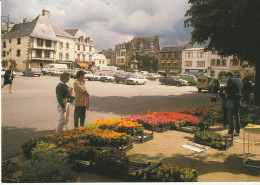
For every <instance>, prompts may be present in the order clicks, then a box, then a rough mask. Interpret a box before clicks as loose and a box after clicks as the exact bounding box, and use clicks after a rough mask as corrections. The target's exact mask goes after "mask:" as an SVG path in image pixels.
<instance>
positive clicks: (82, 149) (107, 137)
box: [22, 127, 133, 159]
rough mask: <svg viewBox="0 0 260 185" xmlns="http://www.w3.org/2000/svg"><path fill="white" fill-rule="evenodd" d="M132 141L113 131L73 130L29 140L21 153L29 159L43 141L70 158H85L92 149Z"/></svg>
mask: <svg viewBox="0 0 260 185" xmlns="http://www.w3.org/2000/svg"><path fill="white" fill-rule="evenodd" d="M132 140H133V138H132V136H130V135H127V134H125V133H118V132H115V131H113V130H108V129H106V130H102V129H87V128H82V127H80V128H75V129H72V130H69V131H66V132H58V133H57V134H55V135H51V136H45V137H40V138H37V139H34V138H31V139H30V140H29V141H26V142H25V143H24V144H23V146H22V147H23V152H24V154H25V156H26V157H29V158H30V157H31V153H32V151H33V149H34V148H35V147H36V146H37V144H38V143H40V142H41V141H44V142H45V143H51V144H55V145H57V147H61V148H64V149H66V150H67V152H68V154H69V155H70V158H74V159H75V158H77V159H79V158H83V159H84V158H87V157H89V156H90V155H92V153H93V150H94V149H93V147H107V146H109V147H117V146H121V145H127V144H129V143H131V142H132Z"/></svg>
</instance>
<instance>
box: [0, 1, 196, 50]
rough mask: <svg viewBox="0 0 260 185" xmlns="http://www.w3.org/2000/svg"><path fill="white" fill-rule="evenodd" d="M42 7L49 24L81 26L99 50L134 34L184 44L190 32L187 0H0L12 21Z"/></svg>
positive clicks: (162, 42) (30, 15) (168, 43)
mask: <svg viewBox="0 0 260 185" xmlns="http://www.w3.org/2000/svg"><path fill="white" fill-rule="evenodd" d="M43 9H46V10H50V14H51V15H50V17H51V23H52V24H55V25H57V26H60V27H62V28H67V29H73V28H79V29H81V30H82V31H83V32H84V33H86V34H87V35H88V36H89V37H90V38H92V40H93V41H94V43H95V47H96V48H97V49H98V50H99V51H102V50H106V49H108V48H112V49H113V50H114V48H115V45H116V44H121V43H123V42H128V41H130V40H132V39H133V38H134V37H135V36H154V35H159V40H160V47H161V48H162V47H165V46H179V45H185V44H186V43H188V42H189V41H190V32H191V31H192V28H184V20H185V19H186V17H185V16H184V14H185V12H186V11H187V10H188V9H189V4H188V0H2V16H7V15H9V16H10V21H11V22H14V23H21V22H22V21H23V19H24V18H27V19H34V18H35V17H37V16H38V15H39V14H41V12H42V10H43ZM5 19H6V18H2V21H4V20H5Z"/></svg>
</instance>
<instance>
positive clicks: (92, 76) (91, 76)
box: [84, 71, 94, 81]
mask: <svg viewBox="0 0 260 185" xmlns="http://www.w3.org/2000/svg"><path fill="white" fill-rule="evenodd" d="M84 72H85V78H86V79H88V81H91V80H94V75H93V73H92V72H91V71H84Z"/></svg>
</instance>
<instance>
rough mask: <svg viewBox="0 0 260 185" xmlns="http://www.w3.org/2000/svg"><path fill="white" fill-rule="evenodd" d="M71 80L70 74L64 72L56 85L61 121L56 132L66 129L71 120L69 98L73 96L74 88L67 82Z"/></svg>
mask: <svg viewBox="0 0 260 185" xmlns="http://www.w3.org/2000/svg"><path fill="white" fill-rule="evenodd" d="M69 80H70V74H69V73H67V72H63V73H62V74H61V75H60V83H59V84H58V85H57V86H56V97H57V109H58V112H59V121H58V124H57V128H56V133H57V132H59V131H61V130H66V129H67V125H68V122H69V103H68V98H71V94H72V89H71V88H69V87H68V85H67V83H68V82H69Z"/></svg>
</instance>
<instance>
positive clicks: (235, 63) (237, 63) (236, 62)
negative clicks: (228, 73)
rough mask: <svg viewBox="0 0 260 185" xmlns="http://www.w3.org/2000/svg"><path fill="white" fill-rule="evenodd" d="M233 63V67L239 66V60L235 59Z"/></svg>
mask: <svg viewBox="0 0 260 185" xmlns="http://www.w3.org/2000/svg"><path fill="white" fill-rule="evenodd" d="M231 63H232V66H239V60H237V59H233V60H232V62H231Z"/></svg>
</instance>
